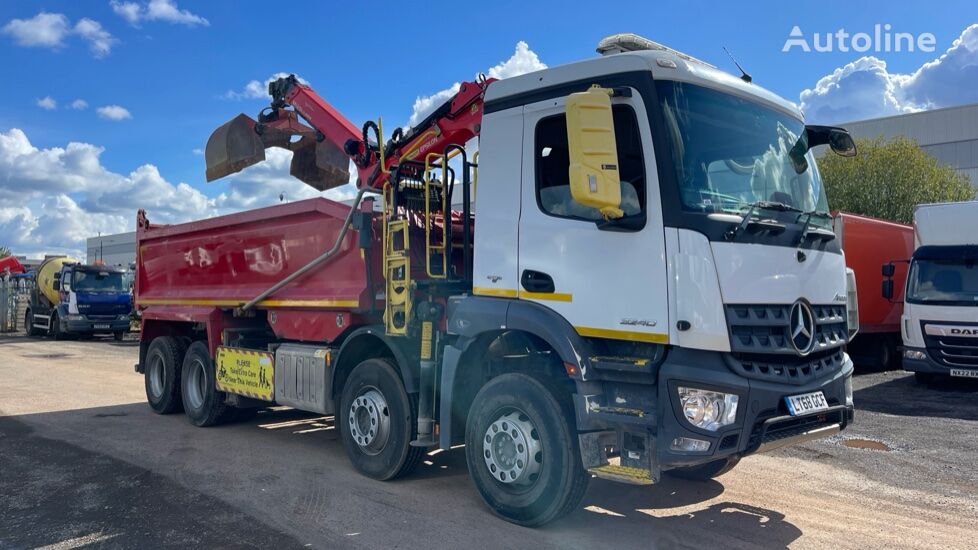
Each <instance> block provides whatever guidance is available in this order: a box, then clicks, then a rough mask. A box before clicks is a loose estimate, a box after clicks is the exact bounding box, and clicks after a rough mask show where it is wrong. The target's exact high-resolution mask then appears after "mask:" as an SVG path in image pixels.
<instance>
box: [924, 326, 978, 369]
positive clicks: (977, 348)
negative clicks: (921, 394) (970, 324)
mask: <svg viewBox="0 0 978 550" xmlns="http://www.w3.org/2000/svg"><path fill="white" fill-rule="evenodd" d="M924 344H925V345H926V346H927V352H928V353H930V357H931V359H933V360H934V361H936V362H938V363H940V364H942V365H946V366H948V367H965V368H978V339H976V338H961V337H959V336H937V335H933V334H927V333H926V332H925V333H924Z"/></svg>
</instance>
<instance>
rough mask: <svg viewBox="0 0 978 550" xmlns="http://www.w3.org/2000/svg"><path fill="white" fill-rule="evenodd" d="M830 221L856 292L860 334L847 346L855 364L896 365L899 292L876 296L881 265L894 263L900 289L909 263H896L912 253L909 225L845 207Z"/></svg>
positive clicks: (880, 282) (898, 337) (894, 366)
mask: <svg viewBox="0 0 978 550" xmlns="http://www.w3.org/2000/svg"><path fill="white" fill-rule="evenodd" d="M833 223H834V227H835V234H836V236H837V237H838V239H839V244H840V245H841V246H842V250H843V251H844V252H845V254H846V265H847V266H849V268H851V269H852V270H853V271H854V272H855V276H856V289H857V291H858V292H857V294H858V304H857V305H858V312H859V335H858V337H855V336H853V335H850V336H851V337H852V341H851V342H850V343H849V345H848V347H847V351H848V352H849V355H850V356H852V359H853V361H854V362H855V363H856V365H857V366H858V365H861V364H862V365H866V366H872V367H875V368H884V369H889V368H899V365H900V357H901V356H900V351H899V350H900V346H901V345H902V344H903V340H902V337H901V335H900V316H901V315H902V314H903V297H902V296H894V297H892V298H885V297H883V296H881V295H880V292H879V289H880V285H881V284H882V281H883V280H884V276H883V275H882V274H881V272H880V266H882V265H884V264H892V265H894V273H893V276H892V279H893V281H894V284H895V285H896V287H897V288H900V289H901V293H902V289H903V286H904V283H905V282H906V280H907V263H906V262H903V263H899V262H900V261H902V260H906V259H907V258H909V257H910V255H911V254H912V253H913V247H914V244H913V243H914V236H913V227H912V226H909V225H905V224H902V223H895V222H890V221H886V220H880V219H876V218H871V217H869V216H858V215H856V214H848V213H845V212H840V213H838V214H836V216H835V220H834V222H833ZM894 262H898V263H894Z"/></svg>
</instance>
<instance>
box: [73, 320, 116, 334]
mask: <svg viewBox="0 0 978 550" xmlns="http://www.w3.org/2000/svg"><path fill="white" fill-rule="evenodd" d="M61 323H62V325H61V328H62V330H64V331H65V332H72V333H75V334H98V333H109V332H113V333H114V332H128V331H129V319H126V320H123V321H119V320H114V321H101V320H84V321H68V320H64V321H62V322H61Z"/></svg>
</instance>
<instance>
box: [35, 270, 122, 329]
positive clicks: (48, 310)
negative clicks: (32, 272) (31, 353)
mask: <svg viewBox="0 0 978 550" xmlns="http://www.w3.org/2000/svg"><path fill="white" fill-rule="evenodd" d="M124 273H125V271H124V270H123V269H121V268H118V267H106V266H101V265H82V264H80V263H78V262H77V261H76V260H73V259H71V258H67V257H55V258H48V259H46V260H45V261H44V263H42V264H41V265H40V266H38V268H37V272H36V276H35V283H36V284H35V285H34V290H33V291H32V292H31V297H30V303H29V304H28V306H27V312H26V313H25V314H24V326H25V327H27V335H28V336H40V335H41V334H47V335H49V336H53V337H54V338H55V339H56V340H60V339H61V338H63V337H65V336H68V335H90V334H100V333H101V334H112V335H113V336H114V337H115V339H116V340H122V338H123V337H124V336H125V334H126V332H128V331H129V315H130V313H131V312H132V295H131V294H130V293H129V287H128V285H127V284H126V282H125V278H124V276H123V275H124Z"/></svg>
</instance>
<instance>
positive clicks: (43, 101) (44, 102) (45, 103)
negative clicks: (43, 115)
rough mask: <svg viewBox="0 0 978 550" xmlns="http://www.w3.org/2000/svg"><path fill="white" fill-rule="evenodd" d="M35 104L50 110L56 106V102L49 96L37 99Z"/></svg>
mask: <svg viewBox="0 0 978 550" xmlns="http://www.w3.org/2000/svg"><path fill="white" fill-rule="evenodd" d="M37 106H38V107H40V108H42V109H44V110H45V111H52V110H54V109H57V108H58V102H57V101H55V100H54V98H53V97H51V96H44V97H42V98H40V99H38V100H37Z"/></svg>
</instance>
